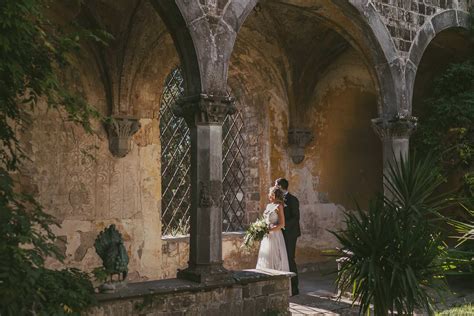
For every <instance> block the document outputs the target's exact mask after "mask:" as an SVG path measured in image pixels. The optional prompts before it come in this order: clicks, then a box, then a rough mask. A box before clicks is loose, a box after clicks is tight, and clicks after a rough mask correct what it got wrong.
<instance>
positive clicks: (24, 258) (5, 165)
mask: <svg viewBox="0 0 474 316" xmlns="http://www.w3.org/2000/svg"><path fill="white" fill-rule="evenodd" d="M49 4H50V1H47V0H2V1H0V144H1V146H0V315H2V316H9V315H63V314H78V313H79V312H80V310H81V309H83V308H85V307H86V306H88V305H90V304H91V303H92V302H93V301H94V297H93V288H92V285H91V283H90V281H89V279H88V276H87V275H86V274H84V273H82V272H80V271H78V270H75V269H63V270H60V271H57V270H50V269H47V268H46V267H45V258H47V257H53V258H56V259H58V260H60V261H62V260H63V259H64V258H63V256H62V255H61V253H60V252H59V250H58V248H57V247H56V246H55V242H56V236H55V235H54V233H53V230H52V228H53V227H54V226H58V224H57V222H56V221H55V219H54V218H53V217H52V216H50V215H48V214H47V213H46V212H45V211H44V210H43V208H42V207H41V205H40V204H39V203H38V202H37V201H36V200H35V199H34V198H33V197H32V196H29V195H27V194H23V193H22V192H21V190H20V189H21V186H20V185H19V183H17V182H16V181H15V179H16V175H18V173H19V171H20V170H21V166H22V162H23V161H25V160H27V159H28V157H27V156H26V154H25V153H24V151H23V150H22V146H21V144H20V143H19V141H18V138H17V134H16V131H17V130H19V129H21V128H22V127H28V125H29V123H30V118H29V113H30V112H31V110H34V109H35V108H36V107H37V103H38V101H39V100H44V101H45V102H46V104H47V105H48V107H49V108H50V109H58V110H64V111H65V113H67V118H68V119H69V120H70V121H73V122H76V123H78V124H80V125H82V126H83V127H84V128H85V129H86V130H87V131H90V130H91V128H90V121H89V120H90V119H91V118H94V117H96V118H97V117H99V115H98V113H97V111H95V110H94V108H93V107H91V106H90V105H89V104H87V102H85V100H84V99H83V98H82V97H81V96H79V95H76V94H75V93H74V92H72V91H70V90H69V89H68V88H67V86H66V83H65V82H64V80H61V79H60V78H59V76H58V74H57V73H56V70H57V69H60V70H63V69H65V68H67V67H69V66H70V60H71V56H72V54H73V53H74V52H76V51H78V50H79V49H80V40H81V39H84V38H88V39H92V40H98V41H101V38H99V37H97V36H96V35H97V34H98V33H95V32H90V31H87V30H84V29H83V28H81V27H78V26H77V25H76V26H67V27H68V29H71V30H74V31H72V32H65V29H66V27H63V28H62V27H59V26H58V25H55V24H54V23H52V22H51V21H48V20H47V19H46V18H45V17H44V15H43V13H44V11H45V10H46V9H47V7H48V5H49Z"/></svg>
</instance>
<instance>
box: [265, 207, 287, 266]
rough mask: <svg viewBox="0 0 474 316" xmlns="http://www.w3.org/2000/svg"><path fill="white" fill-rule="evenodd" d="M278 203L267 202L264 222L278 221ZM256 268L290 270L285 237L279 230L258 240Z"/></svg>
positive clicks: (275, 222)
mask: <svg viewBox="0 0 474 316" xmlns="http://www.w3.org/2000/svg"><path fill="white" fill-rule="evenodd" d="M277 212H278V204H276V203H270V204H267V208H266V209H265V211H264V212H263V218H264V219H265V222H266V223H267V224H268V225H270V224H273V225H276V224H277V223H278V213H277ZM257 269H273V270H279V271H290V267H289V265H288V256H287V254H286V246H285V239H284V238H283V233H282V232H281V230H278V231H274V232H270V233H269V234H268V235H267V236H265V237H264V238H263V239H262V241H261V242H260V250H259V252H258V260H257Z"/></svg>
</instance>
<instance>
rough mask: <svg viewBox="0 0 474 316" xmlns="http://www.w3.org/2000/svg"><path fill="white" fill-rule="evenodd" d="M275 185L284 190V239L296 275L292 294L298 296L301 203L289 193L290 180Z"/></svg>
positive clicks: (283, 180)
mask: <svg viewBox="0 0 474 316" xmlns="http://www.w3.org/2000/svg"><path fill="white" fill-rule="evenodd" d="M275 185H276V186H279V187H280V188H281V189H282V190H283V194H284V202H285V208H284V213H285V229H284V230H283V237H284V238H285V245H286V252H287V253H288V263H289V265H290V271H291V272H294V273H295V274H296V276H295V277H293V278H291V293H292V295H298V294H299V290H298V270H297V269H296V262H295V251H296V240H297V239H298V237H299V236H301V231H300V202H299V201H298V199H297V198H296V196H294V195H292V194H291V193H289V192H288V180H286V179H284V178H279V179H277V180H276V181H275Z"/></svg>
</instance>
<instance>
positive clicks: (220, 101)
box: [173, 94, 236, 126]
mask: <svg viewBox="0 0 474 316" xmlns="http://www.w3.org/2000/svg"><path fill="white" fill-rule="evenodd" d="M235 112H236V107H235V99H234V98H233V97H231V96H216V95H209V94H200V95H196V96H189V97H183V98H181V99H180V100H178V102H177V103H176V106H175V107H174V108H173V113H174V114H175V115H176V116H180V117H183V118H184V119H185V120H186V123H187V124H188V125H189V126H193V125H207V124H218V125H222V124H223V123H224V119H225V117H226V116H227V114H234V113H235Z"/></svg>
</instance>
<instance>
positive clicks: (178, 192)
mask: <svg viewBox="0 0 474 316" xmlns="http://www.w3.org/2000/svg"><path fill="white" fill-rule="evenodd" d="M183 92H184V83H183V77H182V75H181V71H180V69H179V68H176V69H175V70H173V71H172V72H171V74H170V75H169V76H168V78H166V81H165V87H164V89H163V94H162V95H161V105H160V137H161V183H162V186H161V187H162V191H161V192H162V194H161V222H162V234H163V235H173V236H176V235H186V234H188V232H189V219H190V209H191V172H190V169H191V159H190V156H191V152H190V151H191V138H190V135H189V128H188V126H187V125H186V122H185V121H184V119H183V118H181V117H176V116H175V115H174V114H173V111H172V108H173V106H174V105H175V103H176V101H177V100H178V99H179V98H180V96H181V95H182V94H183Z"/></svg>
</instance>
